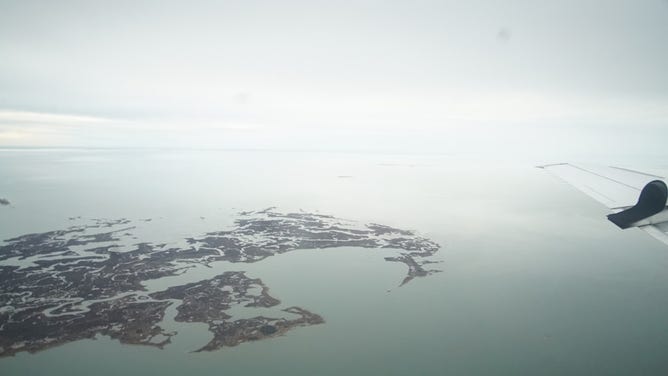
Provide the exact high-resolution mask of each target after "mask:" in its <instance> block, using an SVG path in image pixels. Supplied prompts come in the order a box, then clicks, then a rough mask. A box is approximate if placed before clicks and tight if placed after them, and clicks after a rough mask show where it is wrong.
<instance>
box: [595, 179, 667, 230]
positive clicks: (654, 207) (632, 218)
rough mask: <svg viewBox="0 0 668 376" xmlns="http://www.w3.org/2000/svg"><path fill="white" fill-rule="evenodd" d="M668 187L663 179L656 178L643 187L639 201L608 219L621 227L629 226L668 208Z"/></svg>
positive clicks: (609, 216)
mask: <svg viewBox="0 0 668 376" xmlns="http://www.w3.org/2000/svg"><path fill="white" fill-rule="evenodd" d="M667 199H668V188H667V187H666V183H664V182H663V181H661V180H654V181H651V182H649V183H647V185H645V187H644V188H643V189H642V191H641V192H640V197H639V198H638V203H637V204H635V205H634V206H633V207H630V208H628V209H626V210H624V211H621V212H619V213H615V214H610V215H608V219H609V220H610V221H611V222H612V223H614V224H616V225H617V226H619V227H620V228H629V227H631V225H632V224H633V223H636V222H638V221H640V220H643V219H645V218H648V217H651V216H653V215H654V214H657V213H660V212H661V211H663V209H665V208H666V200H667Z"/></svg>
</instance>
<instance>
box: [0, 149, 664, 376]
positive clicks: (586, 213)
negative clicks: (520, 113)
mask: <svg viewBox="0 0 668 376" xmlns="http://www.w3.org/2000/svg"><path fill="white" fill-rule="evenodd" d="M647 162H648V163H649V164H651V161H647ZM534 164H535V162H534V161H529V162H526V161H517V160H516V161H500V160H499V158H488V157H471V156H460V155H438V154H432V155H419V154H413V155H398V154H382V153H377V154H372V153H367V154H363V153H325V152H311V153H307V152H288V151H281V152H278V151H222V150H210V151H195V150H132V149H130V150H128V149H125V150H113V149H105V150H90V149H89V150H85V149H49V150H46V149H4V150H0V177H2V179H1V180H0V197H3V198H6V199H7V200H8V201H9V202H10V204H9V205H3V206H0V240H4V239H9V238H12V237H16V236H19V235H23V234H27V233H38V232H45V231H50V230H57V229H64V228H67V227H69V226H72V225H74V224H81V223H88V222H90V221H94V220H95V219H120V218H127V219H129V220H131V221H134V222H137V223H143V224H142V225H140V226H137V229H136V231H135V233H134V236H136V237H137V239H136V241H137V242H150V243H154V244H161V243H168V244H180V242H183V239H186V238H189V237H193V236H198V235H201V234H205V233H208V232H212V231H220V230H226V229H230V228H232V227H233V226H234V220H235V219H236V218H238V217H239V213H240V212H244V211H258V210H263V209H266V208H269V207H276V208H277V209H275V210H278V211H280V212H283V213H290V212H294V213H299V212H302V211H303V212H307V213H319V214H323V215H333V216H335V217H337V218H342V219H345V220H349V221H351V222H353V223H357V224H360V225H363V224H366V223H380V224H383V225H388V226H392V227H396V228H399V229H407V230H411V231H414V232H415V233H416V234H419V236H423V237H425V238H427V239H430V240H431V241H433V242H435V243H437V244H439V245H440V247H441V248H440V249H439V251H438V252H437V253H436V254H435V255H434V256H433V259H434V261H437V262H438V263H434V264H431V266H433V268H434V269H439V270H441V271H442V272H440V273H434V274H432V275H429V276H426V277H423V278H415V279H413V280H411V281H410V282H409V283H406V284H405V285H403V286H399V285H400V284H401V282H402V280H403V279H404V277H405V276H406V272H407V266H406V265H405V264H403V263H396V262H386V261H385V260H384V257H386V256H388V254H386V253H384V252H379V251H378V250H375V249H369V248H358V247H340V248H329V249H300V250H296V251H292V252H287V253H285V254H279V255H276V256H274V257H269V258H267V259H264V260H262V261H260V262H255V263H232V262H226V261H220V262H214V263H212V264H211V265H210V267H206V266H198V267H196V268H193V269H192V270H190V271H188V272H187V273H186V274H183V275H179V276H174V277H167V278H164V279H159V280H152V281H148V282H146V283H145V285H146V287H147V288H148V289H149V290H159V289H164V288H166V287H167V286H169V285H173V284H181V283H188V282H194V281H198V280H202V279H206V278H211V277H213V276H215V275H218V274H221V273H223V272H226V271H245V272H246V274H247V275H248V276H249V277H251V278H260V279H262V281H263V283H264V284H265V285H267V286H268V287H269V288H270V294H271V295H272V296H274V297H276V298H277V299H280V300H281V302H282V303H283V304H284V305H285V306H299V307H304V308H305V309H308V310H309V311H312V312H316V313H317V314H319V315H321V316H322V317H323V318H324V320H325V323H324V324H320V325H313V326H306V327H298V328H296V329H294V330H291V331H288V332H287V333H286V334H285V335H283V336H279V337H275V338H269V339H265V340H261V341H255V342H248V343H242V344H241V345H239V346H236V347H224V348H222V349H220V350H217V351H212V352H200V353H193V352H192V351H193V350H195V349H197V348H200V347H201V346H202V345H203V344H205V343H206V342H208V341H209V340H210V339H211V333H209V332H208V331H207V326H206V325H205V324H202V323H191V324H188V323H182V322H176V321H174V316H175V315H176V310H175V306H174V305H172V306H170V307H169V308H168V309H167V315H166V319H165V322H164V323H162V324H161V325H163V326H164V327H165V328H167V329H169V330H174V331H177V332H178V335H176V336H175V337H173V338H172V340H173V343H171V344H169V345H167V346H166V347H165V348H164V349H162V350H161V349H157V348H154V347H148V346H140V345H122V344H120V343H119V342H118V341H116V340H112V339H110V338H108V337H104V336H98V337H97V338H96V339H94V340H92V339H88V340H80V341H76V342H72V343H67V344H65V345H62V346H58V347H55V348H52V349H48V350H45V351H41V352H38V353H36V354H28V353H19V354H17V355H16V356H14V357H7V358H2V359H0V369H2V370H3V373H6V374H8V375H9V374H12V375H23V374H47V373H48V374H51V375H89V374H91V373H95V374H98V375H116V374H121V373H123V374H139V373H147V372H151V373H153V372H159V373H160V374H163V375H184V374H191V375H196V374H212V373H214V372H215V373H222V374H244V375H266V374H293V375H313V374H318V375H340V374H379V375H380V374H382V375H406V374H420V375H442V374H446V373H451V374H553V375H563V374H583V375H584V374H664V373H666V372H668V360H667V359H666V357H665V349H666V348H668V333H667V332H666V331H665V328H666V327H668V253H667V252H666V250H665V249H664V248H665V247H664V246H663V245H662V244H660V243H659V242H656V241H655V240H653V239H652V238H650V237H648V236H646V234H644V233H642V232H641V231H638V230H628V231H621V230H619V229H617V228H616V227H615V226H614V225H612V224H610V223H609V222H607V221H606V220H605V214H606V210H605V208H603V207H601V206H598V205H597V204H596V203H595V202H592V201H590V200H589V199H588V198H587V197H586V196H584V195H581V194H580V193H579V192H577V191H575V190H574V189H572V188H570V187H569V186H567V185H565V184H563V183H561V182H559V181H557V180H556V179H554V178H552V177H550V176H549V175H547V174H545V173H543V172H542V171H541V170H539V169H536V168H534ZM650 167H659V168H660V167H661V165H654V166H650ZM146 219H151V221H150V222H143V221H145V220H146ZM128 245H129V246H131V245H132V241H129V243H128ZM262 312H263V314H265V315H267V316H270V315H271V314H275V313H276V311H275V310H272V309H271V308H267V309H266V310H264V311H262ZM232 313H233V314H234V315H236V316H238V317H247V316H249V315H253V314H256V312H251V310H249V309H248V308H246V307H235V308H234V309H233V312H232Z"/></svg>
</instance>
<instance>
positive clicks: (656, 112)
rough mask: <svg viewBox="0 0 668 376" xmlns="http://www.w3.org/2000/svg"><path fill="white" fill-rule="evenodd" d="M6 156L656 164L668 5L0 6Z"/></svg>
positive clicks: (586, 1)
mask: <svg viewBox="0 0 668 376" xmlns="http://www.w3.org/2000/svg"><path fill="white" fill-rule="evenodd" d="M0 9H1V10H2V11H0V146H3V147H16V146H48V147H53V146H58V147H194V148H197V147H205V148H242V149H243V148H259V149H308V150H372V151H373V150H379V151H406V152H429V153H450V152H468V151H471V152H483V151H485V152H493V153H499V152H504V153H542V152H549V153H550V155H553V156H555V157H557V158H558V157H559V156H560V154H561V153H566V152H569V153H575V154H577V153H580V154H586V153H599V152H600V153H613V152H616V151H619V150H624V151H626V152H632V153H644V152H652V153H660V152H661V147H662V146H663V145H662V144H663V142H662V140H665V139H667V136H668V73H667V71H666V67H668V1H666V0H626V1H621V0H604V1H596V0H578V1H572V0H563V1H538V0H534V1H522V0H518V1H496V0H494V1H492V0H488V1H483V0H472V1H447V0H442V1H421V0H416V1H363V0H362V1H343V0H342V1H318V0H311V1H255V0H244V1H104V2H103V1H31V0H20V1H8V0H0Z"/></svg>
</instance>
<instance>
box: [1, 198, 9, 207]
mask: <svg viewBox="0 0 668 376" xmlns="http://www.w3.org/2000/svg"><path fill="white" fill-rule="evenodd" d="M0 205H3V206H6V205H9V200H7V199H6V198H0Z"/></svg>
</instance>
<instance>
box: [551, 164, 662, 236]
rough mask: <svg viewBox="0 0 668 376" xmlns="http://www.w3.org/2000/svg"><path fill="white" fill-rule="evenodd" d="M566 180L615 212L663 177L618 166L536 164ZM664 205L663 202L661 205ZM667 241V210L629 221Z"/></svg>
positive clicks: (631, 202)
mask: <svg viewBox="0 0 668 376" xmlns="http://www.w3.org/2000/svg"><path fill="white" fill-rule="evenodd" d="M538 167H539V168H542V169H545V170H546V171H548V172H549V173H550V174H552V175H554V176H557V177H558V178H560V179H562V180H564V181H566V182H567V183H569V184H570V185H572V186H574V187H575V188H577V189H578V190H580V191H582V192H584V193H585V194H587V195H588V196H590V197H591V198H593V199H595V200H596V201H598V202H600V203H602V204H603V205H605V206H606V207H607V208H608V209H610V210H611V211H612V212H613V213H618V212H620V211H622V210H625V209H628V208H631V207H633V206H634V205H636V203H637V202H638V198H639V196H640V192H641V191H642V190H643V188H644V187H645V186H646V185H647V184H648V183H650V182H652V181H655V180H661V181H665V178H664V177H662V176H657V175H653V174H648V173H644V172H640V171H634V170H629V169H625V168H620V167H602V166H584V165H574V164H570V163H558V164H551V165H545V166H538ZM664 206H665V205H664ZM633 227H638V228H640V229H642V230H645V231H646V232H647V233H648V234H650V235H652V236H653V237H655V238H657V239H658V240H660V241H662V242H663V243H665V244H666V245H668V211H666V210H663V211H662V212H661V213H658V214H655V215H653V216H651V217H648V218H646V219H643V220H642V221H639V222H637V223H635V224H634V225H633Z"/></svg>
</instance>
